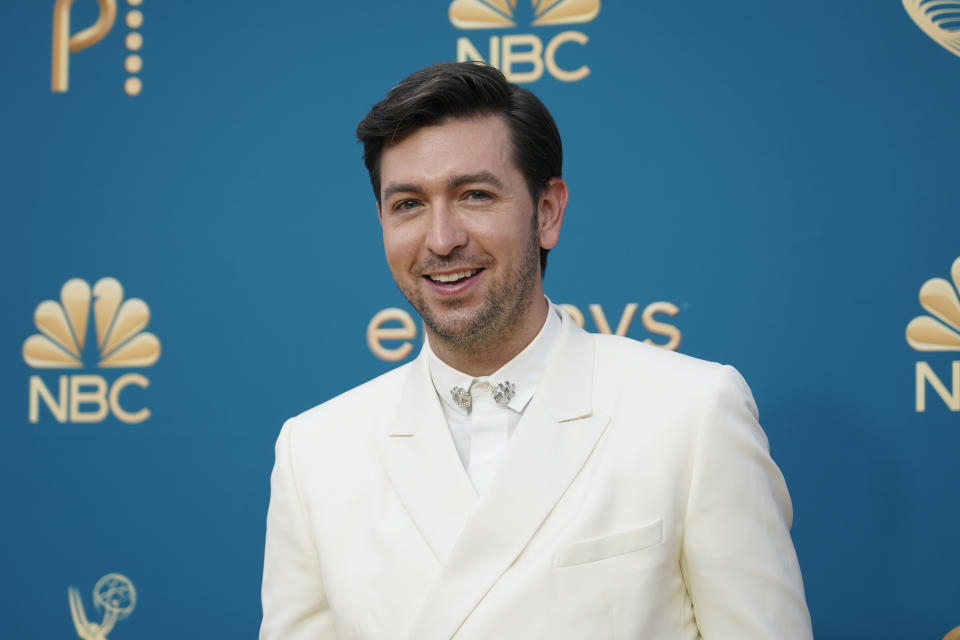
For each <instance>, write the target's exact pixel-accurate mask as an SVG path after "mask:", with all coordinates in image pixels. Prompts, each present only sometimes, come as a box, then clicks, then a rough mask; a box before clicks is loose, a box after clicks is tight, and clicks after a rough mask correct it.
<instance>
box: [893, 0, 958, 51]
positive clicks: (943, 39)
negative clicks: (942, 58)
mask: <svg viewBox="0 0 960 640" xmlns="http://www.w3.org/2000/svg"><path fill="white" fill-rule="evenodd" d="M903 8H904V9H906V10H907V15H909V16H910V19H911V20H913V22H914V23H915V24H916V25H917V26H918V27H920V30H921V31H923V32H924V33H925V34H927V35H928V36H929V37H930V39H931V40H933V41H934V42H936V43H937V44H939V45H940V46H941V47H943V48H944V49H946V50H947V51H949V52H950V53H952V54H953V55H955V56H960V2H956V0H953V1H951V0H903Z"/></svg>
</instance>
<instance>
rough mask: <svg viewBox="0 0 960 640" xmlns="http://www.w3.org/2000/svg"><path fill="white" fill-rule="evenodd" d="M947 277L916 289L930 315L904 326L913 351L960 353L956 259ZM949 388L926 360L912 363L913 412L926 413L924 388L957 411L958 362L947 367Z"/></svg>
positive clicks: (959, 392) (959, 396)
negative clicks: (913, 374)
mask: <svg viewBox="0 0 960 640" xmlns="http://www.w3.org/2000/svg"><path fill="white" fill-rule="evenodd" d="M950 278H951V280H953V282H950V281H949V280H947V279H945V278H931V279H930V280H927V281H926V282H924V283H923V285H922V286H921V287H920V296H919V297H920V306H921V307H923V308H924V310H925V311H927V313H929V314H930V315H921V316H917V317H916V318H914V319H913V320H911V321H910V323H909V324H908V325H907V332H906V333H907V344H909V345H910V346H911V347H913V348H914V349H915V350H917V351H933V352H936V351H955V352H960V298H958V297H957V292H958V290H960V257H958V258H957V259H956V260H954V261H953V266H951V267H950ZM951 376H952V380H951V384H950V388H949V389H948V388H947V385H946V384H944V383H943V380H942V379H941V378H940V377H938V376H937V374H936V373H934V371H933V369H932V368H931V366H930V364H929V363H928V362H926V361H923V360H921V361H918V362H917V363H916V374H915V382H916V410H917V412H918V413H923V412H924V411H926V410H927V399H926V390H927V385H928V384H929V385H930V387H931V388H932V389H933V390H934V391H936V393H937V395H938V396H940V399H941V400H943V402H944V404H945V405H946V406H947V408H948V409H950V410H951V411H960V360H954V361H953V363H952V365H951Z"/></svg>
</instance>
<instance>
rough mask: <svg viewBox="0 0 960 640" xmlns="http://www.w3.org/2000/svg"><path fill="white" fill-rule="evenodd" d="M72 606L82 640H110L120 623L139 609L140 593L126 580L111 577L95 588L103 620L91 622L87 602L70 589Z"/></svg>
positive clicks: (94, 601) (94, 598) (76, 627)
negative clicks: (134, 609) (86, 608)
mask: <svg viewBox="0 0 960 640" xmlns="http://www.w3.org/2000/svg"><path fill="white" fill-rule="evenodd" d="M67 600H68V601H69V602H70V617H71V618H73V626H74V628H75V629H76V630H77V636H78V637H80V638H81V639H82V640H107V634H108V633H110V632H111V631H113V627H114V626H115V625H116V624H117V621H118V620H123V619H124V618H126V617H127V616H129V615H130V614H131V613H133V608H134V607H135V606H136V605H137V591H136V589H134V588H133V583H132V582H130V579H129V578H127V577H126V576H123V575H120V574H119V573H108V574H107V575H105V576H103V577H102V578H100V579H99V580H97V584H96V585H94V587H93V606H94V607H96V608H97V609H98V610H102V611H103V620H102V621H100V622H90V621H89V620H88V619H87V612H86V611H85V610H84V608H83V598H81V597H80V592H79V591H77V589H76V588H75V587H70V588H68V589H67Z"/></svg>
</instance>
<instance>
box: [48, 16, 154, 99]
mask: <svg viewBox="0 0 960 640" xmlns="http://www.w3.org/2000/svg"><path fill="white" fill-rule="evenodd" d="M73 2H74V0H56V2H55V3H54V5H53V56H52V60H51V65H50V66H51V69H50V90H51V91H53V92H54V93H66V92H67V89H68V88H69V86H70V55H71V54H74V53H77V52H79V51H83V50H84V49H86V48H88V47H92V46H93V45H95V44H97V43H98V42H100V41H101V40H103V39H104V38H105V37H107V34H108V33H110V30H111V29H113V25H114V23H115V22H116V20H117V0H97V5H98V6H99V9H100V14H99V15H98V16H97V20H96V22H94V23H93V25H91V26H89V27H87V28H86V29H83V30H81V31H78V32H76V33H70V9H71V8H72V7H73ZM127 4H128V5H130V7H132V8H131V9H130V10H129V11H127V14H126V16H125V17H124V22H125V23H126V25H127V27H128V28H129V29H130V32H129V33H127V36H126V38H125V40H124V43H125V45H126V48H127V50H128V51H129V52H130V53H129V54H128V55H127V57H126V58H125V59H124V61H123V66H124V68H125V69H126V70H127V73H129V74H130V76H129V77H128V78H127V79H126V80H125V81H124V83H123V90H124V91H125V92H126V93H127V95H128V96H136V95H139V94H140V92H141V91H142V90H143V81H142V80H141V79H140V77H139V76H138V75H137V74H138V73H140V71H141V70H142V69H143V58H141V57H140V54H139V53H138V52H139V51H140V48H141V47H143V36H142V35H141V34H140V32H139V31H137V30H138V29H140V27H142V26H143V12H142V11H141V10H140V9H138V8H137V7H139V6H140V5H141V4H143V0H127Z"/></svg>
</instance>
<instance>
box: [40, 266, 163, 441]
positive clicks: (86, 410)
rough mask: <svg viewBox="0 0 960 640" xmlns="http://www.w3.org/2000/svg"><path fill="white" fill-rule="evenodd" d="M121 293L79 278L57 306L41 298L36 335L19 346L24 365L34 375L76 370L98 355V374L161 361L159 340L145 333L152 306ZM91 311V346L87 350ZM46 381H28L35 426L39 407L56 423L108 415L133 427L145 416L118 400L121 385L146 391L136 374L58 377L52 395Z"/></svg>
mask: <svg viewBox="0 0 960 640" xmlns="http://www.w3.org/2000/svg"><path fill="white" fill-rule="evenodd" d="M123 295H124V291H123V286H122V285H121V284H120V282H119V281H117V280H116V279H115V278H101V279H100V280H98V281H97V282H96V283H95V284H94V285H93V287H92V288H91V287H90V285H89V284H87V282H86V281H85V280H81V279H80V278H73V279H71V280H67V282H66V283H65V284H64V285H63V287H62V288H61V289H60V301H59V302H58V301H55V300H44V301H43V302H41V303H40V304H39V305H37V309H36V311H35V312H34V315H33V321H34V324H35V325H36V328H37V329H38V330H39V331H40V333H36V334H34V335H31V336H30V337H28V338H27V339H26V341H24V343H23V360H24V362H26V363H27V364H28V365H29V366H31V367H33V368H34V369H68V370H69V369H81V368H83V367H84V360H85V356H86V355H87V354H88V353H89V352H90V351H93V350H96V352H97V355H98V357H97V359H96V361H97V367H99V368H104V369H131V368H143V367H149V366H151V365H153V364H154V363H155V362H156V361H157V360H158V359H159V358H160V341H159V340H158V339H157V337H156V336H155V335H154V334H152V333H149V332H146V331H144V329H145V328H146V326H147V324H148V323H149V322H150V308H149V307H148V306H147V303H145V302H144V301H143V300H140V299H139V298H129V299H126V300H124V297H123ZM91 307H92V310H93V324H94V333H95V334H96V344H88V343H89V342H90V341H89V340H88V336H87V334H88V324H89V320H90V313H91ZM91 337H92V336H91ZM47 382H48V381H47V380H44V378H43V377H42V376H40V375H32V376H30V385H29V409H28V413H29V417H30V422H31V423H37V422H38V421H39V419H40V407H41V403H42V404H43V405H45V406H46V407H47V409H48V410H49V412H50V414H51V415H52V416H53V418H54V419H55V420H56V421H57V422H60V423H66V422H75V423H94V422H102V421H103V420H105V419H106V418H107V416H108V415H109V414H112V415H113V416H114V417H115V418H116V419H117V420H120V421H121V422H126V423H129V424H136V423H140V422H143V421H144V420H146V419H147V418H149V417H150V410H149V409H147V408H146V407H144V408H141V409H139V410H137V411H130V410H129V409H127V408H125V406H124V405H123V404H121V402H120V396H121V393H123V391H124V389H126V388H127V387H129V386H131V385H133V386H137V387H142V388H146V387H148V386H149V385H150V381H149V380H148V379H147V378H146V377H145V376H143V375H142V374H140V373H132V372H131V373H125V374H123V375H120V376H118V377H116V379H115V380H108V379H107V378H105V377H104V376H101V375H93V374H61V375H59V376H58V378H57V382H56V384H53V385H51V386H53V388H54V389H55V390H56V392H54V391H52V390H51V386H48V384H47ZM50 382H52V380H50Z"/></svg>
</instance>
